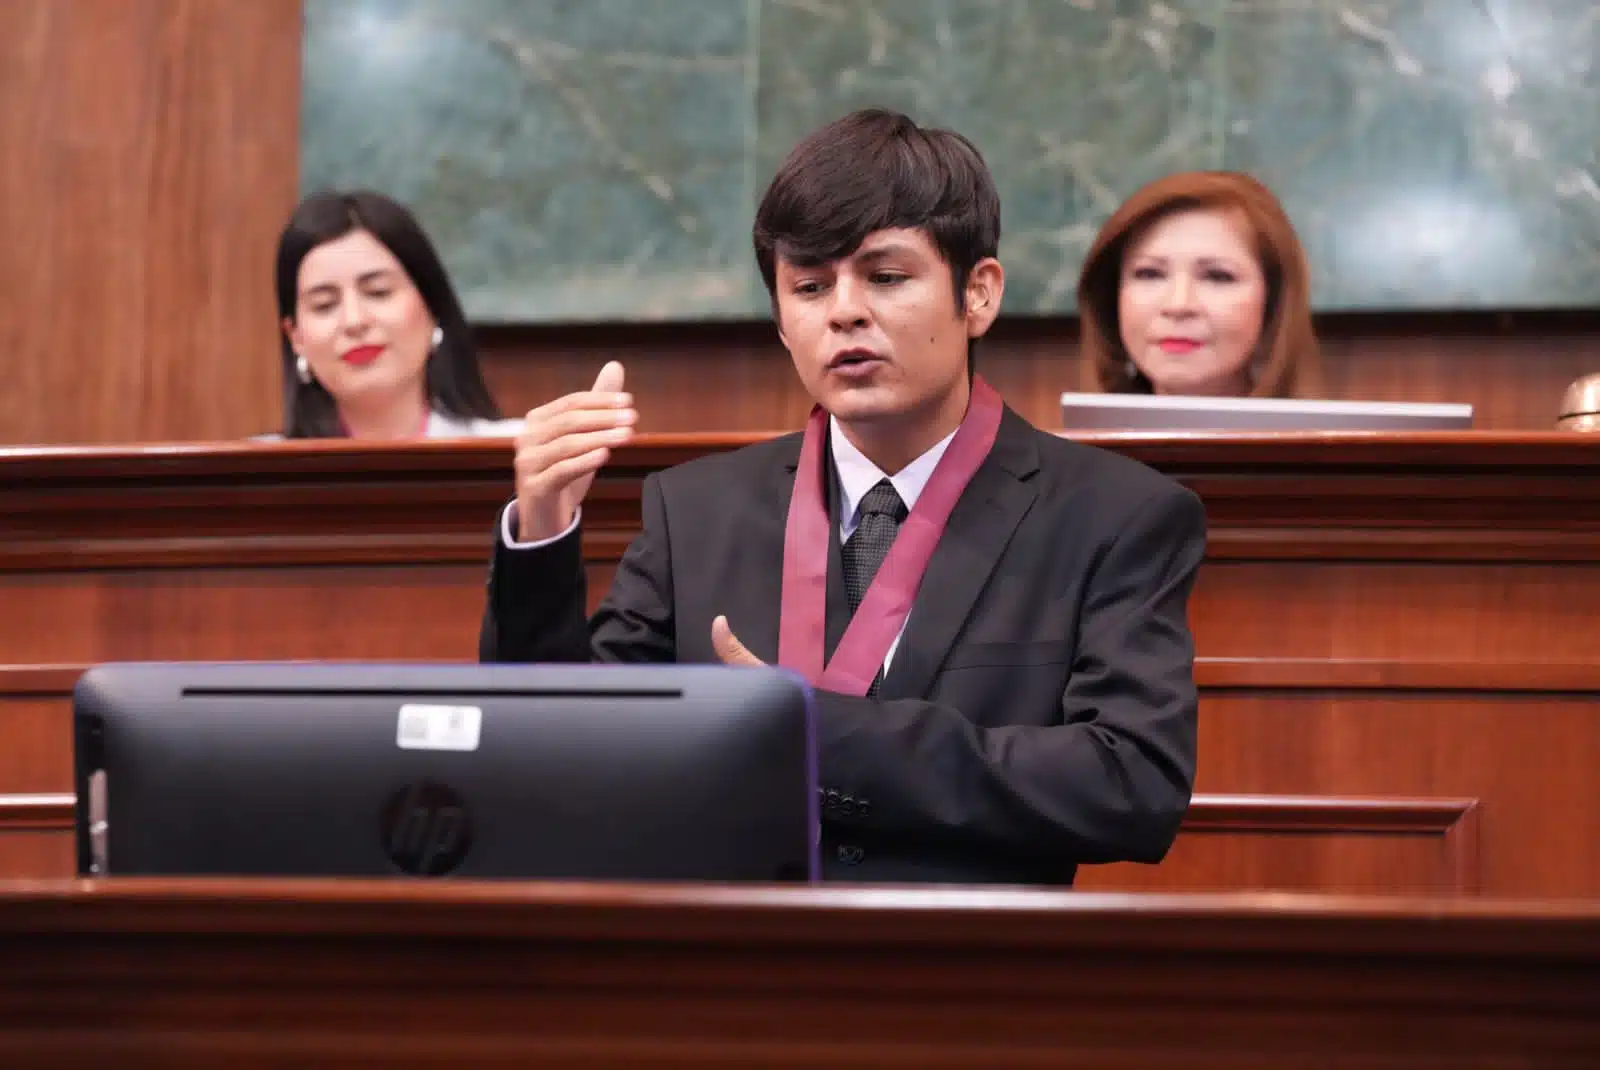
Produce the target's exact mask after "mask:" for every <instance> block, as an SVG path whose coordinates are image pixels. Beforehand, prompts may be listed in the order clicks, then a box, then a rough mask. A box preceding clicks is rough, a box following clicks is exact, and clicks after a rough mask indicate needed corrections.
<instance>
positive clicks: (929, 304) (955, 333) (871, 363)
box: [776, 229, 1004, 424]
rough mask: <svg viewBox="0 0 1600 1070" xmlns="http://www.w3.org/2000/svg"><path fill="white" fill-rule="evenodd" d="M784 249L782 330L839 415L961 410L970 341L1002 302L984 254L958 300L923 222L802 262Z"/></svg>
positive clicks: (865, 418) (995, 269) (804, 371)
mask: <svg viewBox="0 0 1600 1070" xmlns="http://www.w3.org/2000/svg"><path fill="white" fill-rule="evenodd" d="M779 253H780V255H779V256H778V260H777V272H776V297H777V306H778V330H779V334H780V335H781V337H782V338H783V344H784V346H785V347H786V348H787V349H788V350H789V356H790V357H791V358H792V359H793V360H794V366H795V370H796V371H798V372H799V373H800V379H801V381H802V382H803V383H804V384H805V387H806V391H807V392H808V393H810V395H811V396H812V397H813V398H815V399H816V400H817V401H818V402H819V403H820V404H821V405H822V407H823V408H825V409H827V410H828V411H829V412H830V413H832V414H833V415H834V416H835V417H837V418H838V419H839V420H840V421H841V422H843V423H845V424H850V423H870V422H873V421H893V420H896V419H898V418H901V417H906V416H915V415H919V414H923V413H928V412H937V411H939V410H942V409H945V408H950V407H955V409H956V422H958V423H959V421H960V417H961V414H963V413H965V411H966V398H967V342H968V340H969V339H972V338H976V337H978V336H979V335H981V334H983V333H984V332H985V331H987V330H988V329H989V325H990V324H991V323H993V322H994V318H995V314H996V313H997V312H998V311H999V304H1000V301H999V298H1000V289H1001V287H1002V285H1003V281H1004V273H1003V272H1002V271H1001V269H1000V264H999V262H998V261H996V260H993V259H989V260H984V261H981V262H980V263H979V264H978V265H977V267H976V268H974V270H973V272H972V275H971V278H970V280H969V282H968V285H967V302H966V308H965V309H964V310H959V311H958V309H957V305H956V297H955V288H954V280H953V277H952V275H951V272H950V265H949V264H947V263H945V260H944V258H943V257H942V256H940V255H939V250H938V247H937V246H935V245H934V243H933V241H932V239H931V238H929V237H928V235H927V234H925V233H923V232H922V231H921V230H907V229H893V230H880V231H876V232H874V233H872V234H869V235H868V236H867V238H866V240H864V241H863V242H862V243H861V245H860V247H858V248H857V249H856V250H855V251H854V252H852V253H851V254H850V255H848V256H846V257H844V258H842V259H840V260H836V261H833V262H831V263H827V264H821V265H816V266H801V265H797V264H794V263H792V262H791V261H789V260H787V259H785V258H784V257H783V256H782V255H781V253H782V251H781V250H780V251H779Z"/></svg>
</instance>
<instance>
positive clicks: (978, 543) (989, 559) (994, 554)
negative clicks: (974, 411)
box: [830, 408, 1039, 699]
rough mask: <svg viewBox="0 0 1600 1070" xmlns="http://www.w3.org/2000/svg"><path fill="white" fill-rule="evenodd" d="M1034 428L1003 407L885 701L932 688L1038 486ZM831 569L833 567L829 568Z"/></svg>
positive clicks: (933, 568)
mask: <svg viewBox="0 0 1600 1070" xmlns="http://www.w3.org/2000/svg"><path fill="white" fill-rule="evenodd" d="M1034 433H1035V432H1034V430H1033V428H1032V426H1031V425H1029V424H1028V423H1027V422H1026V421H1025V420H1023V419H1022V418H1021V417H1020V416H1017V415H1016V414H1015V413H1013V412H1012V411H1011V410H1010V409H1009V408H1008V409H1007V410H1006V413H1005V419H1004V422H1002V423H1001V425H1000V433H999V434H998V435H997V436H996V438H995V444H994V448H993V449H992V450H991V451H990V453H989V457H988V459H987V460H985V461H984V463H983V466H982V467H981V468H979V469H978V471H977V472H976V473H975V474H974V475H973V477H972V481H971V482H970V483H968V484H967V488H966V490H965V491H964V492H963V493H962V495H961V498H960V499H959V500H958V501H957V502H956V507H955V509H954V510H953V511H952V512H951V514H950V522H949V523H948V524H947V525H946V526H945V530H944V535H943V536H941V537H940V539H939V544H938V546H936V547H935V548H934V551H933V558H932V559H931V560H930V561H929V562H928V571H927V572H926V573H925V574H924V575H923V577H922V586H921V587H920V588H919V589H918V592H917V600H916V603H915V604H914V605H913V606H912V608H911V616H910V618H909V619H908V620H907V621H906V629H905V633H904V635H903V636H902V637H901V640H900V645H899V647H898V648H896V650H895V654H894V660H893V661H892V662H890V664H889V672H888V673H887V675H885V677H884V680H883V688H882V690H881V691H880V695H881V697H883V698H886V699H889V698H920V697H923V696H925V695H926V694H927V693H928V691H929V690H930V689H931V688H932V685H933V680H934V677H935V676H936V675H937V674H938V672H939V666H940V665H942V664H943V663H944V659H945V656H946V655H947V654H948V653H949V652H950V647H951V646H952V645H954V643H955V641H956V637H957V636H958V635H959V634H960V633H961V629H962V627H963V626H964V625H965V624H966V622H967V617H968V616H969V615H970V614H971V612H972V608H973V606H974V604H976V602H977V600H978V597H979V595H981V594H982V593H983V589H984V587H985V586H986V585H987V584H988V582H989V576H990V574H991V573H993V571H994V569H995V567H996V566H997V565H998V564H999V562H1000V558H1001V556H1002V555H1003V554H1004V553H1005V549H1006V545H1007V544H1008V543H1009V542H1010V541H1011V536H1012V535H1013V534H1014V533H1015V532H1016V530H1017V525H1018V524H1020V523H1021V522H1022V518H1023V517H1024V516H1026V515H1027V513H1028V510H1029V509H1030V508H1032V507H1033V502H1034V498H1035V497H1036V496H1037V494H1038V491H1037V489H1036V488H1035V487H1034V485H1033V484H1032V483H1031V482H1030V481H1029V477H1030V476H1032V475H1033V473H1034V472H1036V471H1038V468H1039V454H1038V449H1037V447H1036V446H1035V444H1034V441H1033V436H1034ZM830 568H831V565H830Z"/></svg>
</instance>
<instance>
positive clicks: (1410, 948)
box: [0, 881, 1600, 1070]
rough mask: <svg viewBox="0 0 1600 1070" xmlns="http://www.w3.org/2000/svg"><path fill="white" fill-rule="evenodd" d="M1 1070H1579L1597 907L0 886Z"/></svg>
mask: <svg viewBox="0 0 1600 1070" xmlns="http://www.w3.org/2000/svg"><path fill="white" fill-rule="evenodd" d="M0 943H3V945H4V946H5V948H6V967H7V968H6V970H5V971H4V972H3V973H0V1062H3V1063H4V1064H5V1065H7V1066H27V1067H57V1066H59V1067H66V1066H88V1065H94V1066H104V1065H116V1066H121V1067H156V1066H160V1067H212V1066H223V1065H225V1066H229V1067H279V1066H285V1067H287V1066H294V1067H302V1066H315V1067H319V1068H324V1070H340V1068H345V1067H356V1066H378V1065H381V1066H386V1067H452V1068H454V1067H462V1066H497V1067H512V1066H541V1067H570V1068H578V1067H585V1068H597V1067H615V1066H627V1067H638V1068H657V1067H660V1068H667V1067H673V1068H679V1070H682V1068H687V1067H738V1068H740V1070H747V1068H752V1067H762V1068H773V1070H776V1068H780V1067H782V1068H800V1067H806V1068H811V1067H819V1066H828V1067H848V1068H858V1070H868V1068H873V1070H876V1068H880V1067H881V1068H889V1067H894V1068H899V1070H904V1068H909V1067H929V1068H950V1070H955V1068H960V1070H968V1068H971V1067H1041V1068H1042V1067H1094V1068H1109V1070H1146V1068H1151V1070H1154V1068H1160V1070H1278V1068H1287V1067H1293V1068H1295V1070H1358V1068H1359V1070H1368V1068H1371V1067H1376V1066H1382V1067H1385V1068H1389V1070H1424V1068H1426V1070H1491V1068H1493V1070H1500V1068H1505V1067H1513V1066H1514V1067H1519V1068H1522V1070H1556V1068H1560V1070H1578V1068H1580V1067H1591V1066H1593V1065H1594V1061H1595V1058H1596V1055H1597V1054H1600V911H1597V909H1596V908H1595V907H1594V906H1592V905H1585V904H1570V905H1567V906H1563V907H1555V906H1551V905H1537V904H1512V903H1487V902H1480V903H1461V902H1459V901H1458V902H1454V903H1452V902H1449V901H1440V900H1429V899H1388V900H1373V899H1348V898H1329V897H1291V896H1270V897H1249V896H1195V897H1183V896H1149V897H1147V896H1095V895H1084V894H1071V893H1066V894H1062V893H1044V892H1019V891H983V892H977V891H971V892H969V891H962V890H950V889H941V890H931V889H930V890H907V889H879V890H874V889H862V890H844V889H805V888H791V889H761V888H752V889H736V888H719V887H699V888H696V887H674V886H651V887H639V886H628V885H614V886H599V885H582V884H571V885H538V884H532V885H530V884H515V883H506V884H471V883H458V882H444V883H428V882H371V881H349V882H329V881H322V882H242V881H241V882H224V881H206V882H170V881H162V882H126V883H118V882H83V883H59V884H54V883H45V884H9V885H0Z"/></svg>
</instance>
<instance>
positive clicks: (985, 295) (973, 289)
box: [966, 256, 1006, 338]
mask: <svg viewBox="0 0 1600 1070" xmlns="http://www.w3.org/2000/svg"><path fill="white" fill-rule="evenodd" d="M1005 292H1006V269H1005V268H1003V267H1001V266H1000V261H998V260H996V259H995V258H994V257H992V256H990V257H985V258H984V259H982V260H980V261H978V262H977V263H976V264H974V265H972V270H971V271H970V272H968V274H967V314H966V320H967V337H968V338H981V337H983V335H984V334H986V333H988V330H989V328H990V327H992V326H994V321H995V317H997V316H998V315H1000V301H1001V299H1002V298H1003V297H1004V296H1005Z"/></svg>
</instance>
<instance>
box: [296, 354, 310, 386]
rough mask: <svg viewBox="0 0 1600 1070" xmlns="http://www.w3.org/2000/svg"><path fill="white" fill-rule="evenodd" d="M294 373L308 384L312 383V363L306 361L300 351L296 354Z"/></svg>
mask: <svg viewBox="0 0 1600 1070" xmlns="http://www.w3.org/2000/svg"><path fill="white" fill-rule="evenodd" d="M294 374H295V378H297V379H299V380H300V381H301V382H302V383H304V384H305V385H306V386H310V385H311V365H309V364H307V363H306V358H305V357H304V356H303V355H302V354H299V353H296V354H295V355H294Z"/></svg>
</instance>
